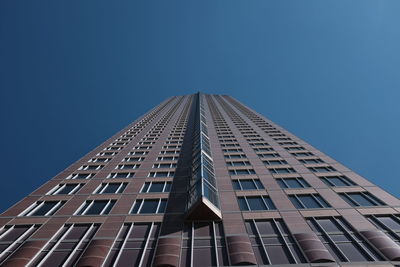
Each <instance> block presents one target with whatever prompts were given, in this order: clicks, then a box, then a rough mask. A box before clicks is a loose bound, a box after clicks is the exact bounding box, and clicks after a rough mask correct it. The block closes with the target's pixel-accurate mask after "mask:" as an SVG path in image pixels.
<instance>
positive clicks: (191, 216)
mask: <svg viewBox="0 0 400 267" xmlns="http://www.w3.org/2000/svg"><path fill="white" fill-rule="evenodd" d="M187 214H188V215H187V216H186V219H187V220H221V219H222V214H221V211H220V210H219V209H218V208H216V207H215V206H214V205H213V204H212V203H211V202H210V201H209V200H208V199H207V198H205V197H200V198H199V199H198V200H197V202H196V203H194V204H193V206H192V207H191V209H190V210H189V211H188V213H187Z"/></svg>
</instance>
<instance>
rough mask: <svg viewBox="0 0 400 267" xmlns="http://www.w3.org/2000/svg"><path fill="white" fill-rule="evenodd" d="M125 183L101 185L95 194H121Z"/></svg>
mask: <svg viewBox="0 0 400 267" xmlns="http://www.w3.org/2000/svg"><path fill="white" fill-rule="evenodd" d="M126 185H127V183H103V184H102V185H101V186H100V187H99V189H97V190H96V194H117V193H122V192H123V191H124V190H125V188H126Z"/></svg>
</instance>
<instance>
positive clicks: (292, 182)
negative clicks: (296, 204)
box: [276, 177, 310, 188]
mask: <svg viewBox="0 0 400 267" xmlns="http://www.w3.org/2000/svg"><path fill="white" fill-rule="evenodd" d="M276 181H277V182H278V184H279V185H280V187H281V188H306V187H310V185H309V184H308V183H307V182H306V181H305V180H304V179H303V178H301V177H293V178H284V179H282V178H279V179H276Z"/></svg>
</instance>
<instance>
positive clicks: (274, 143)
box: [0, 93, 400, 267]
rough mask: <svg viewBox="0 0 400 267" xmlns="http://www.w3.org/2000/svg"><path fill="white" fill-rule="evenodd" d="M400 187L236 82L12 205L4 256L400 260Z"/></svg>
mask: <svg viewBox="0 0 400 267" xmlns="http://www.w3.org/2000/svg"><path fill="white" fill-rule="evenodd" d="M399 211H400V200H399V199H397V198H395V197H393V196H391V195H390V194H388V193H387V192H385V191H384V190H382V189H380V188H379V187H377V186H376V185H374V184H372V183H370V182H369V181H367V180H366V179H364V178H362V177H361V176H359V175H358V174H356V173H354V172H353V171H351V170H350V169H348V168H346V167H345V166H343V165H342V164H340V163H338V162H336V161H335V160H333V159H332V158H330V157H328V156H327V155H325V154H323V153H321V152H320V151H318V150H317V149H315V148H313V147H312V146H311V145H309V144H307V143H306V142H304V141H302V140H301V139H299V138H298V137H296V136H294V135H293V134H291V133H289V132H288V131H286V130H285V129H283V128H281V127H279V126H278V125H276V124H275V123H273V122H272V121H270V120H268V119H267V118H265V117H263V116H262V115H260V114H258V113H257V112H255V111H253V110H251V109H250V108H248V107H246V106H245V105H243V104H241V103H240V102H238V101H237V100H235V99H233V98H232V97H230V96H226V95H206V94H200V93H198V94H194V95H187V96H176V97H171V98H169V99H167V100H165V101H164V102H162V103H161V104H160V105H158V106H157V107H155V108H154V109H152V110H151V111H149V112H148V113H146V114H145V115H144V116H142V117H141V118H139V119H138V120H136V121H134V122H133V123H132V124H130V125H128V126H127V127H126V128H125V129H123V130H122V131H120V132H118V133H117V134H115V135H114V136H113V137H111V138H110V139H108V140H107V141H105V142H104V143H103V144H101V145H100V146H98V147H97V148H96V149H94V150H93V151H91V152H89V153H88V154H87V155H85V156H84V157H83V158H81V159H80V160H78V161H77V162H75V163H74V164H72V165H71V166H69V167H68V168H67V169H65V170H64V171H63V172H61V173H60V174H58V175H57V176H55V177H54V178H52V179H51V180H49V181H48V182H47V183H46V184H44V185H43V186H41V187H40V188H38V189H37V190H35V191H34V192H32V193H31V194H30V195H29V196H27V197H26V198H24V199H22V200H21V201H20V202H18V203H17V204H15V205H14V206H12V207H11V208H10V209H8V210H7V211H5V212H4V213H3V214H1V216H0V265H1V266H13V267H16V266H156V267H159V266H176V267H178V266H181V267H183V266H193V267H204V266H235V265H249V266H254V265H281V264H298V265H302V266H339V265H340V266H341V265H349V266H350V265H351V266H366V265H371V266H393V265H396V264H400V246H399V243H400V217H399Z"/></svg>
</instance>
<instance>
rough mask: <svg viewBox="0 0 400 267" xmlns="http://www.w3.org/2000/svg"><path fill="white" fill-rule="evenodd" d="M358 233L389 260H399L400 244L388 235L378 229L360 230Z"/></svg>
mask: <svg viewBox="0 0 400 267" xmlns="http://www.w3.org/2000/svg"><path fill="white" fill-rule="evenodd" d="M360 234H361V235H362V236H363V237H365V239H367V240H368V241H369V242H370V243H371V244H372V245H373V246H374V247H376V248H377V249H378V250H379V251H380V252H382V254H383V255H385V257H386V258H388V259H389V260H391V261H399V260H400V246H399V245H397V244H396V243H395V242H394V241H393V240H392V239H391V238H390V237H388V236H387V235H385V233H383V232H382V231H380V230H367V231H361V232H360Z"/></svg>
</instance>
